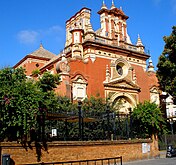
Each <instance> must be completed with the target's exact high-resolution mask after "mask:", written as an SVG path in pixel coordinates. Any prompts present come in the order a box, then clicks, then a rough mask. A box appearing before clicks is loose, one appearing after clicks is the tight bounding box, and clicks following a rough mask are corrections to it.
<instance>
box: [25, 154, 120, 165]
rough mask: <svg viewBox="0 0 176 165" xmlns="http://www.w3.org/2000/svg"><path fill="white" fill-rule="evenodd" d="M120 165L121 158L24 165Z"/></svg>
mask: <svg viewBox="0 0 176 165" xmlns="http://www.w3.org/2000/svg"><path fill="white" fill-rule="evenodd" d="M55 164H62V165H122V156H120V157H114V158H104V159H90V160H74V161H65V162H51V163H43V162H42V163H36V164H26V165H55Z"/></svg>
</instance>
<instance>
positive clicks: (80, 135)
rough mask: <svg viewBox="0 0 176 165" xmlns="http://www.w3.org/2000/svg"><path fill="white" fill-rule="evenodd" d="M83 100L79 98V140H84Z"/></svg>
mask: <svg viewBox="0 0 176 165" xmlns="http://www.w3.org/2000/svg"><path fill="white" fill-rule="evenodd" d="M81 107H82V102H81V101H80V100H78V117H79V140H83V114H82V109H81Z"/></svg>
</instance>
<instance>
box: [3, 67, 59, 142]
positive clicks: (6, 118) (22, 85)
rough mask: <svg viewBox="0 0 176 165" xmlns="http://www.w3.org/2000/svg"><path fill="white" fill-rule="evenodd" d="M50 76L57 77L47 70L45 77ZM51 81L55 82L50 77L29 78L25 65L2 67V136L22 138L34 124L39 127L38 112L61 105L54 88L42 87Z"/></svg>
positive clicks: (51, 109)
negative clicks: (15, 67)
mask: <svg viewBox="0 0 176 165" xmlns="http://www.w3.org/2000/svg"><path fill="white" fill-rule="evenodd" d="M46 76H49V79H50V78H51V79H52V77H54V76H53V75H52V76H51V75H49V74H48V73H47V74H44V78H45V79H46ZM53 79H54V78H53ZM41 80H43V79H41ZM47 83H49V86H50V85H51V84H50V81H49V82H47V81H40V82H36V81H34V80H32V79H27V77H26V75H25V72H24V69H22V68H17V69H12V68H3V69H1V70H0V126H1V129H0V137H1V139H0V140H3V139H4V138H8V139H9V140H14V137H16V136H17V137H19V138H22V136H24V135H27V134H28V133H29V131H30V130H31V128H35V129H38V128H37V126H38V125H37V116H39V115H41V113H42V114H43V113H45V112H46V111H53V110H54V109H56V108H57V102H58V101H57V97H56V95H55V93H54V91H49V90H48V88H47V90H45V89H43V88H42V87H43V86H42V85H44V84H46V86H47ZM39 84H41V86H40V85H39ZM52 87H54V82H53V84H52ZM45 114H46V113H45Z"/></svg>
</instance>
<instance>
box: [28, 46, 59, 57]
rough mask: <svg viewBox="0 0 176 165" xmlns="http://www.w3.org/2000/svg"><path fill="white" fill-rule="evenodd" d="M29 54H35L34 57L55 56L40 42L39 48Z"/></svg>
mask: <svg viewBox="0 0 176 165" xmlns="http://www.w3.org/2000/svg"><path fill="white" fill-rule="evenodd" d="M30 55H32V56H35V57H42V58H49V59H51V58H53V57H55V56H56V55H55V54H53V53H51V52H49V51H48V50H46V49H44V48H43V46H42V44H40V48H39V49H37V50H36V51H34V52H32V53H30Z"/></svg>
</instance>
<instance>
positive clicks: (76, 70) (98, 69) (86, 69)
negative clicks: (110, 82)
mask: <svg viewBox="0 0 176 165" xmlns="http://www.w3.org/2000/svg"><path fill="white" fill-rule="evenodd" d="M106 65H108V66H110V60H108V59H103V58H96V60H95V61H94V62H92V61H91V60H90V59H89V61H88V63H84V62H83V61H81V60H76V61H71V62H70V68H71V70H70V75H71V77H72V76H74V75H76V74H82V75H83V76H84V77H85V78H86V79H87V82H88V85H87V95H88V97H90V96H97V95H100V97H102V98H104V97H105V94H104V85H103V81H105V79H106Z"/></svg>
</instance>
